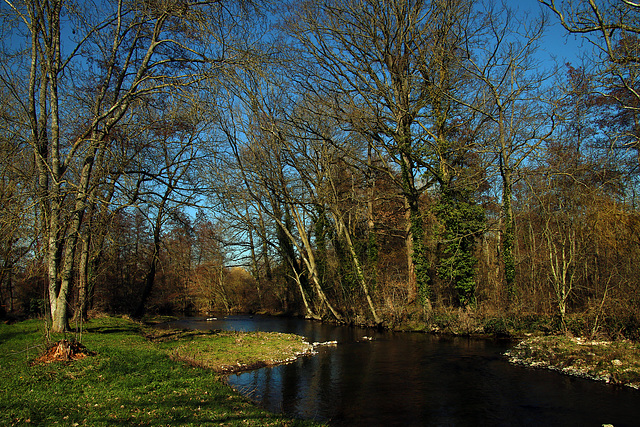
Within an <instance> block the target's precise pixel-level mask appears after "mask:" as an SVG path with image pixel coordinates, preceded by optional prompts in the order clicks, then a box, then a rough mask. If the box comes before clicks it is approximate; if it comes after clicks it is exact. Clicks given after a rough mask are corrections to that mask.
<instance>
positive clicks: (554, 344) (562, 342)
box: [505, 336, 640, 389]
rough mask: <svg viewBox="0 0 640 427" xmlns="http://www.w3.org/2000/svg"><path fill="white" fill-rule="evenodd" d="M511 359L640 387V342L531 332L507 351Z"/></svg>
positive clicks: (582, 376) (538, 366)
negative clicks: (533, 333) (545, 334)
mask: <svg viewBox="0 0 640 427" xmlns="http://www.w3.org/2000/svg"><path fill="white" fill-rule="evenodd" d="M505 356H507V357H508V359H509V362H511V363H514V364H518V365H522V366H527V367H532V368H544V369H551V370H554V371H558V372H561V373H563V374H567V375H572V376H576V377H580V378H588V379H591V380H596V381H604V382H606V383H609V384H620V385H624V386H628V387H633V388H635V389H640V345H639V344H638V343H633V342H630V341H593V340H587V339H584V338H574V337H566V336H529V337H527V338H526V339H524V340H523V341H521V342H520V343H518V344H517V345H516V346H515V347H513V348H512V349H510V350H509V351H507V352H506V353H505Z"/></svg>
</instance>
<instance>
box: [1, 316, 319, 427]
mask: <svg viewBox="0 0 640 427" xmlns="http://www.w3.org/2000/svg"><path fill="white" fill-rule="evenodd" d="M64 338H66V339H67V340H68V341H69V342H74V340H75V339H78V340H80V341H81V342H82V344H83V347H76V348H75V350H71V351H72V352H73V351H76V352H78V354H80V353H82V356H81V357H78V358H77V359H76V360H68V361H52V359H54V357H53V356H51V357H49V358H47V357H45V358H44V359H42V360H40V361H36V359H37V358H38V357H39V356H41V355H43V354H45V353H46V345H45V344H46V343H47V342H59V341H60V340H62V339H64ZM84 348H86V351H82V350H83V349H84ZM311 351H312V346H310V345H309V344H308V343H305V342H304V339H303V338H302V337H298V336H295V335H290V334H277V333H236V332H225V333H222V332H206V333H202V332H196V331H189V332H186V331H157V330H154V329H151V328H147V327H145V326H144V325H142V324H139V323H136V322H133V321H130V320H127V319H121V318H113V317H104V318H99V319H94V320H91V321H89V322H87V323H86V324H85V325H83V330H82V334H81V335H80V334H78V335H77V336H76V335H75V334H66V337H65V336H64V335H51V336H49V337H47V336H46V333H45V328H44V324H43V321H42V320H28V321H25V322H20V323H16V324H13V325H5V324H0V370H1V371H2V372H3V375H2V377H3V381H2V382H0V395H1V396H2V399H0V425H52V424H54V423H56V424H59V425H67V426H80V425H91V426H115V425H154V426H156V425H158V426H159V425H182V426H190V425H193V426H199V425H214V424H215V425H225V426H233V425H243V426H246V425H255V426H265V425H272V426H311V425H317V424H315V423H311V422H307V421H302V420H296V419H291V418H287V417H283V416H280V415H275V414H272V413H269V412H267V411H265V410H262V409H260V408H258V407H256V406H255V405H254V404H252V403H251V402H250V401H249V400H247V399H245V398H244V397H241V396H240V395H238V394H237V393H236V392H235V391H233V390H232V389H231V388H230V387H229V386H227V385H226V384H225V383H224V380H223V379H224V375H226V374H227V373H228V372H232V371H236V370H243V369H250V368H254V367H258V366H267V365H272V364H277V363H283V362H286V361H288V360H291V359H292V358H295V357H298V355H300V354H308V353H309V352H311ZM55 353H56V352H55V351H54V352H51V354H52V355H53V354H55ZM57 353H60V352H57ZM62 353H63V355H64V352H62ZM66 355H67V356H68V355H69V353H67V354H66ZM70 359H73V358H70ZM47 362H49V363H47Z"/></svg>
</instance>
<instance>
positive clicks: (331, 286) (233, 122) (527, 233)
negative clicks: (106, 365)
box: [0, 0, 640, 338]
mask: <svg viewBox="0 0 640 427" xmlns="http://www.w3.org/2000/svg"><path fill="white" fill-rule="evenodd" d="M537 6H539V7H534V9H533V10H532V11H531V12H530V13H524V12H523V11H519V10H511V9H509V8H508V7H506V6H504V5H502V3H500V2H475V1H471V0H432V1H427V0H390V1H385V2H379V1H369V0H324V1H322V0H310V1H305V2H295V1H294V2H275V4H270V3H269V2H267V1H258V0H256V1H250V0H244V1H240V0H228V1H225V0H222V1H219V0H128V1H124V0H95V1H89V0H87V1H74V0H48V1H44V2H43V1H36V0H19V1H11V2H10V1H8V0H3V2H2V7H1V9H0V19H2V25H1V28H2V30H1V31H2V40H3V43H2V45H1V48H2V51H3V52H2V56H3V58H4V59H3V61H2V66H1V67H0V76H1V77H0V82H1V83H0V89H1V92H0V95H1V96H2V103H1V108H2V110H1V111H0V126H1V127H2V133H1V134H0V156H1V163H0V165H1V166H0V172H1V178H0V226H1V227H2V232H1V233H0V263H1V265H0V303H1V307H2V308H1V311H2V313H1V314H2V315H5V316H7V315H46V316H47V317H48V318H49V319H51V327H52V329H53V330H57V331H60V330H64V329H66V328H68V327H69V326H70V321H71V320H72V319H73V320H74V321H79V320H81V319H83V318H86V316H87V315H88V314H90V313H91V312H92V311H95V312H110V313H127V314H130V315H132V316H135V317H141V316H143V315H144V314H145V313H163V314H167V313H185V314H196V313H197V314H206V313H216V312H260V311H266V312H271V313H274V312H285V313H290V314H297V315H304V316H306V317H310V318H317V319H327V320H334V321H341V322H352V323H359V324H378V325H387V326H396V325H399V324H403V323H404V324H406V323H407V322H412V323H414V324H416V323H422V324H424V325H427V324H429V323H433V322H435V321H436V319H437V318H438V316H442V313H455V312H457V313H459V314H461V315H464V316H467V318H469V317H476V318H484V319H494V320H495V319H503V318H509V317H526V316H533V317H536V316H543V317H547V318H550V319H554V320H553V321H554V322H556V323H555V327H558V328H562V329H565V330H571V329H576V330H578V332H580V333H590V334H597V333H599V332H603V333H605V332H606V333H609V334H612V335H617V336H620V335H622V336H627V337H630V338H638V326H639V325H640V305H639V304H640V278H639V277H638V274H637V270H638V268H637V261H638V260H640V211H639V207H638V202H639V195H638V190H639V189H640V187H639V185H638V184H639V180H638V178H639V177H640V174H639V172H640V143H639V139H638V138H640V135H639V133H640V128H639V125H640V123H639V119H640V114H639V111H638V108H639V106H640V102H639V101H640V93H639V92H638V90H639V88H640V82H639V81H637V80H638V77H639V76H638V74H637V73H638V72H639V71H640V68H639V64H640V40H639V39H638V33H639V32H640V27H638V26H637V22H638V18H639V17H640V6H638V5H637V4H635V3H633V2H629V1H624V0H620V1H617V0H611V1H600V2H596V1H594V2H588V3H587V2H579V1H572V0H563V1H558V2H556V1H552V0H544V1H540V3H539V5H537ZM551 25H555V26H562V28H563V30H564V32H565V33H566V34H572V37H579V38H581V39H582V40H583V43H582V44H581V45H582V46H583V47H582V49H583V51H582V52H577V55H576V58H579V59H578V60H576V63H562V62H558V60H557V59H556V60H555V61H554V58H551V57H550V55H549V53H548V52H547V51H546V47H548V46H549V45H550V44H552V43H561V41H560V40H549V38H548V36H546V34H548V30H549V28H550V26H551Z"/></svg>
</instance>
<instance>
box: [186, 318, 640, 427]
mask: <svg viewBox="0 0 640 427" xmlns="http://www.w3.org/2000/svg"><path fill="white" fill-rule="evenodd" d="M176 326H179V327H193V328H200V329H233V330H242V331H253V330H263V331H276V332H291V333H296V334H299V335H302V336H305V337H306V338H307V339H308V340H309V341H311V342H313V341H320V342H324V341H333V340H336V341H338V346H337V347H321V348H319V351H318V354H317V355H316V356H312V357H305V358H301V359H298V360H297V361H296V362H294V363H291V364H288V365H282V366H277V367H274V368H265V369H259V370H256V371H253V372H247V373H243V374H240V375H232V376H230V377H229V379H228V382H229V384H231V385H232V386H233V387H235V388H237V389H238V390H240V391H241V392H242V393H243V394H245V395H246V396H248V397H250V398H252V399H254V400H256V401H258V402H260V404H261V405H262V406H264V407H266V408H267V409H269V410H271V411H274V412H285V413H287V414H290V415H294V416H297V417H302V418H313V419H317V420H322V421H330V422H331V424H335V425H340V424H344V425H385V426H386V425H492V426H494V425H505V426H506V425H525V426H526V425H531V426H538V425H546V426H555V425H558V426H560V425H563V426H564V425H567V426H572V425H574V426H578V425H580V426H582V425H595V426H599V425H602V424H605V423H611V424H613V425H615V426H616V427H620V426H625V425H628V426H633V425H638V424H637V409H636V408H637V407H638V405H640V391H637V390H632V389H626V388H625V389H621V388H616V387H614V386H609V385H606V384H603V383H598V382H595V381H589V380H582V379H577V378H571V377H566V376H563V375H561V374H559V373H556V372H550V371H545V370H537V369H528V368H522V367H518V366H512V365H510V364H509V363H507V361H506V360H505V358H504V357H502V356H501V355H502V353H503V352H504V351H506V349H507V348H508V347H509V344H508V343H504V342H493V341H491V340H472V339H466V338H447V337H437V336H433V335H428V334H418V333H415V334H402V333H395V334H394V333H390V332H377V331H374V330H369V329H358V328H350V327H342V326H335V325H327V324H321V323H319V322H311V321H304V320H300V319H290V318H269V317H262V316H255V317H253V318H249V317H248V316H232V317H230V318H227V319H222V318H220V319H219V320H218V321H212V322H206V321H204V320H197V321H196V320H195V319H194V320H190V321H187V322H181V323H180V324H176ZM364 336H373V337H374V340H373V341H367V340H364V339H363V337H364Z"/></svg>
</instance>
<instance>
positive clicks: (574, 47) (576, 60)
mask: <svg viewBox="0 0 640 427" xmlns="http://www.w3.org/2000/svg"><path fill="white" fill-rule="evenodd" d="M494 1H500V0H494ZM506 4H507V5H508V6H509V7H510V8H513V9H514V10H517V11H518V14H521V13H527V12H528V13H530V17H531V18H534V17H535V16H538V15H539V14H540V13H541V6H542V10H546V11H547V13H548V17H549V21H548V22H549V25H548V27H547V29H546V31H545V36H544V38H543V40H542V52H541V55H542V56H543V57H546V58H545V59H549V60H551V58H553V57H555V58H557V61H558V63H559V64H564V63H566V62H570V63H571V64H572V65H574V66H579V65H580V63H581V60H580V55H581V54H583V53H585V52H588V51H590V50H591V46H590V45H589V44H588V42H587V41H586V40H584V39H582V38H580V37H579V36H576V35H574V34H567V31H566V30H565V29H564V28H563V27H562V25H560V21H559V20H558V17H557V16H556V15H554V14H553V13H551V11H550V10H549V9H548V8H547V7H546V6H544V5H541V4H540V2H539V1H538V0H506Z"/></svg>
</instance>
